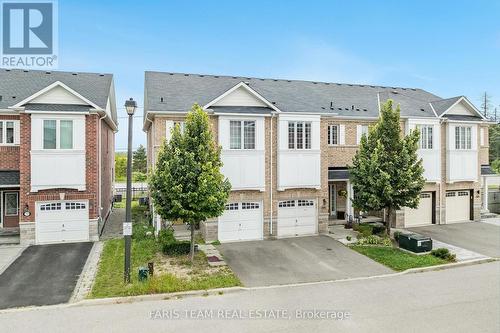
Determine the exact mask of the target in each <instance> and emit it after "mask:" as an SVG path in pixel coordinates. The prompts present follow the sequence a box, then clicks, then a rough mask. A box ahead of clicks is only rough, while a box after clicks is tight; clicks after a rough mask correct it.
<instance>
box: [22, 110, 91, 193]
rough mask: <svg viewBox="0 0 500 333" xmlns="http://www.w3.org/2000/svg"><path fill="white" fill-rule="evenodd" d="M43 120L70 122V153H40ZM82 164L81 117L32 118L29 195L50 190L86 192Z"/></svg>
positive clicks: (57, 150)
mask: <svg viewBox="0 0 500 333" xmlns="http://www.w3.org/2000/svg"><path fill="white" fill-rule="evenodd" d="M45 119H54V120H72V121H73V149H43V121H44V120H45ZM57 133H58V132H57ZM57 137H58V134H57ZM85 164H86V161H85V116H84V115H51V114H32V115H31V191H33V192H37V191H39V190H44V189H51V188H74V189H77V190H81V191H82V190H85V187H86V182H85Z"/></svg>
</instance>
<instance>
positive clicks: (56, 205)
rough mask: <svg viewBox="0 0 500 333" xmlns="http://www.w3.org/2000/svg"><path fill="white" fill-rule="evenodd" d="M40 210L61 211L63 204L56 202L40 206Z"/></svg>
mask: <svg viewBox="0 0 500 333" xmlns="http://www.w3.org/2000/svg"><path fill="white" fill-rule="evenodd" d="M40 210H61V203H60V202H54V203H47V204H43V205H40Z"/></svg>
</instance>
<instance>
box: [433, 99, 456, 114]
mask: <svg viewBox="0 0 500 333" xmlns="http://www.w3.org/2000/svg"><path fill="white" fill-rule="evenodd" d="M462 97H463V96H456V97H451V98H446V99H440V100H436V101H432V102H431V104H432V107H433V108H434V110H435V111H436V113H437V115H438V116H441V115H442V114H443V113H444V112H445V111H446V110H448V109H449V108H450V107H451V106H452V105H453V104H455V103H456V102H457V101H458V100H459V99H461V98H462Z"/></svg>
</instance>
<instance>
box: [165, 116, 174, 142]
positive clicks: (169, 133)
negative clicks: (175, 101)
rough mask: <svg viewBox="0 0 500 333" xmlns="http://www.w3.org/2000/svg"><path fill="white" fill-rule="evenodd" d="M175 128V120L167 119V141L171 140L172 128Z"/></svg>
mask: <svg viewBox="0 0 500 333" xmlns="http://www.w3.org/2000/svg"><path fill="white" fill-rule="evenodd" d="M173 129H174V122H173V121H172V120H167V121H166V122H165V130H166V132H165V138H166V139H167V142H168V141H170V138H171V137H172V130H173Z"/></svg>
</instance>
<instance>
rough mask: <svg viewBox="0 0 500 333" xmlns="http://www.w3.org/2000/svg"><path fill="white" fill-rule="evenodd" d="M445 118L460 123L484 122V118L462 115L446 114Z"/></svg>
mask: <svg viewBox="0 0 500 333" xmlns="http://www.w3.org/2000/svg"><path fill="white" fill-rule="evenodd" d="M444 118H448V119H449V120H460V121H482V120H483V118H481V117H479V116H467V115H461V114H446V115H444Z"/></svg>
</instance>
